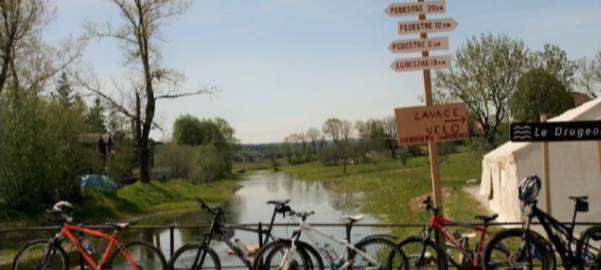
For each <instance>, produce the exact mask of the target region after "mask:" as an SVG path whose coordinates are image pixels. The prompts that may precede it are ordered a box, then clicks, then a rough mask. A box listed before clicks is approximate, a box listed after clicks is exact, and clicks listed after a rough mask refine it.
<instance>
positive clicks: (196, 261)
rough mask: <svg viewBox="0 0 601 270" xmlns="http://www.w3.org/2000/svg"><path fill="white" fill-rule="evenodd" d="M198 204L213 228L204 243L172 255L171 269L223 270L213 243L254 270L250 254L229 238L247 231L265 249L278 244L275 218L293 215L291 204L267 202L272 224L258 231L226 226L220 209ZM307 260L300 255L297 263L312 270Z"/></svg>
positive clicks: (305, 256) (190, 246) (201, 202)
mask: <svg viewBox="0 0 601 270" xmlns="http://www.w3.org/2000/svg"><path fill="white" fill-rule="evenodd" d="M197 201H198V203H199V205H200V207H201V208H202V209H203V210H205V211H207V212H209V213H211V214H212V215H213V221H212V223H211V226H210V228H209V230H208V231H207V232H206V233H205V235H204V238H203V240H202V241H201V242H197V243H187V244H185V245H184V246H182V247H181V248H179V249H178V250H177V251H176V252H175V253H174V254H173V256H172V258H171V259H170V260H169V269H172V270H180V269H187V270H190V269H194V270H196V269H221V261H220V260H219V256H218V255H217V253H216V252H215V251H214V250H213V249H212V248H211V247H210V243H211V241H212V240H217V241H221V242H224V243H225V244H226V245H227V246H228V247H229V248H230V249H231V250H232V251H233V252H234V255H236V256H237V257H238V258H239V259H240V260H241V261H242V262H243V263H244V265H245V266H246V267H248V268H251V266H252V263H253V260H252V258H251V257H250V254H249V253H248V252H245V250H243V247H239V246H237V245H236V244H235V243H232V241H231V240H230V238H232V237H233V235H234V230H245V231H250V232H255V233H257V234H259V246H260V247H262V246H264V245H265V244H267V243H268V241H270V240H275V237H274V236H273V234H272V229H273V223H274V221H275V217H276V215H277V214H282V215H284V216H285V215H286V213H288V212H289V211H290V207H289V206H288V203H289V202H290V200H285V201H268V202H267V204H273V205H274V210H273V215H272V217H271V222H270V223H269V225H268V227H267V229H266V230H261V229H259V230H256V229H252V228H246V227H238V226H230V225H225V224H224V221H225V218H224V214H223V211H222V210H221V209H220V208H218V207H215V208H211V207H209V206H208V205H207V204H206V203H205V202H204V201H202V200H201V199H200V198H197ZM263 233H264V234H265V235H266V237H265V239H264V240H263V239H261V235H262V234H263ZM302 252H304V251H302ZM207 255H208V257H207ZM308 256H309V255H308V254H305V253H303V254H301V255H299V257H297V260H298V261H299V262H300V263H299V265H300V266H306V267H309V265H310V263H308V262H307V260H310V259H308ZM257 258H258V257H257Z"/></svg>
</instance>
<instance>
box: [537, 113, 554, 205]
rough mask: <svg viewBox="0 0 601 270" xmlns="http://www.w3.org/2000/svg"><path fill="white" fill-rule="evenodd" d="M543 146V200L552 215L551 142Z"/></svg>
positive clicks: (543, 118)
mask: <svg viewBox="0 0 601 270" xmlns="http://www.w3.org/2000/svg"><path fill="white" fill-rule="evenodd" d="M540 121H541V123H545V122H547V115H546V114H543V115H541V116H540ZM542 146H543V148H542V151H543V191H544V196H545V199H544V201H543V203H544V207H545V211H547V213H548V214H549V215H551V213H552V212H551V173H550V171H549V169H550V164H549V143H548V142H543V144H542Z"/></svg>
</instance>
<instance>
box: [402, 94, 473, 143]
mask: <svg viewBox="0 0 601 270" xmlns="http://www.w3.org/2000/svg"><path fill="white" fill-rule="evenodd" d="M395 116H396V123H397V140H398V142H399V144H400V145H411V144H423V143H433V142H450V141H460V140H465V139H467V138H468V136H469V132H468V127H467V106H466V105H465V104H464V103H456V104H443V105H434V106H419V107H408V108H399V109H396V110H395Z"/></svg>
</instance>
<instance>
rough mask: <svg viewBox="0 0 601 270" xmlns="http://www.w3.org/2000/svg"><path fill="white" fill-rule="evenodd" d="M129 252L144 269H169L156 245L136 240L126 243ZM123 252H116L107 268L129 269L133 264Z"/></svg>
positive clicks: (108, 262) (137, 264)
mask: <svg viewBox="0 0 601 270" xmlns="http://www.w3.org/2000/svg"><path fill="white" fill-rule="evenodd" d="M124 248H125V249H126V250H127V253H129V255H130V256H131V257H132V259H133V260H134V262H135V264H136V266H138V268H141V269H144V270H155V269H156V270H169V268H168V266H167V261H166V260H165V256H164V255H163V253H162V252H161V251H160V250H159V249H158V248H157V247H155V246H154V245H152V244H150V243H146V242H141V241H134V242H130V243H127V244H125V245H124ZM123 255H124V254H123V252H121V251H116V252H114V253H113V254H112V255H111V257H110V258H109V260H108V261H107V263H106V266H105V267H104V268H105V269H113V268H115V267H119V269H128V268H123V267H131V266H132V265H131V264H130V263H129V261H128V260H127V259H126V258H125V256H123Z"/></svg>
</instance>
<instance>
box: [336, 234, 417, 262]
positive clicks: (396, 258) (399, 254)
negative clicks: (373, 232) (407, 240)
mask: <svg viewBox="0 0 601 270" xmlns="http://www.w3.org/2000/svg"><path fill="white" fill-rule="evenodd" d="M376 244H382V245H384V246H385V247H386V249H389V250H390V251H388V250H383V251H384V253H385V254H379V252H381V251H380V250H378V251H377V252H376V253H377V254H376V257H378V256H385V257H380V258H381V259H382V260H385V261H386V267H381V268H379V269H382V270H405V269H408V268H407V267H408V265H409V262H408V260H407V256H406V255H405V253H404V252H403V251H402V250H401V249H400V248H399V247H398V245H397V244H396V243H394V242H392V241H391V240H390V239H388V238H385V237H367V238H364V239H362V240H360V241H359V242H357V244H355V248H356V249H358V250H361V251H363V252H364V253H368V252H369V251H368V250H367V246H370V245H376ZM386 252H389V253H388V254H386ZM372 255H373V254H371V255H370V254H368V256H370V257H372ZM357 256H359V257H357ZM356 258H357V259H356ZM359 258H361V259H363V257H362V256H360V255H358V253H357V252H356V251H355V250H352V249H351V251H350V252H349V256H348V260H349V261H352V262H354V263H353V269H357V266H356V265H357V261H358V259H359ZM372 259H373V257H372ZM395 262H397V263H399V265H398V266H396V265H395V266H394V267H393V264H395ZM366 263H367V265H366V266H365V268H366V269H370V268H372V267H375V266H376V265H373V264H372V263H371V262H369V261H366Z"/></svg>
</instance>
